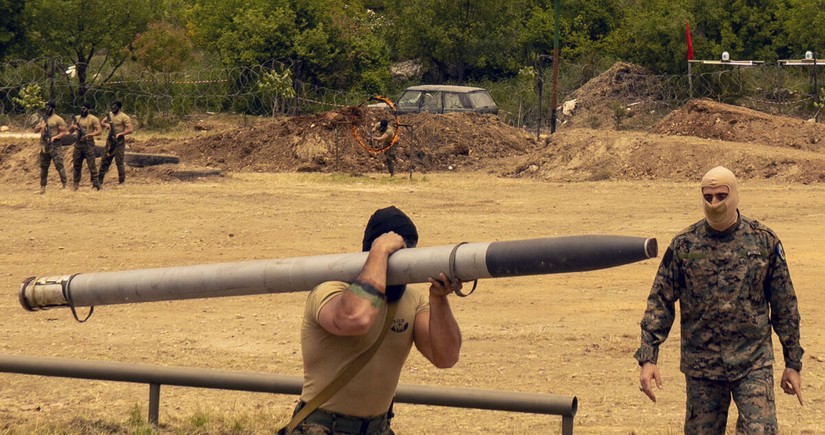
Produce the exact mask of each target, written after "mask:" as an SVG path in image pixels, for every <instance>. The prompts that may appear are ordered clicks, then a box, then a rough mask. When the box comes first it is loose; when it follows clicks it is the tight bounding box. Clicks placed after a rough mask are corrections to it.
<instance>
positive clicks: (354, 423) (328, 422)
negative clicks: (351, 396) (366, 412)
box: [298, 402, 389, 435]
mask: <svg viewBox="0 0 825 435" xmlns="http://www.w3.org/2000/svg"><path fill="white" fill-rule="evenodd" d="M303 405H304V403H303V402H302V403H300V404H299V405H298V407H299V408H298V409H300V408H302V407H303ZM304 422H305V423H310V424H317V425H321V426H324V427H326V428H329V429H331V430H332V431H333V432H334V433H337V432H346V433H351V434H364V435H366V434H379V433H382V432H384V430H385V428H386V427H387V426H388V425H389V420H388V419H387V415H386V414H383V415H379V416H376V417H372V418H360V417H353V416H351V415H347V414H339V413H337V412H329V411H325V410H323V409H316V410H315V411H314V412H313V413H312V414H309V415H308V416H307V418H306V419H304Z"/></svg>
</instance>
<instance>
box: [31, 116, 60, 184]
mask: <svg viewBox="0 0 825 435" xmlns="http://www.w3.org/2000/svg"><path fill="white" fill-rule="evenodd" d="M55 107H56V105H55V103H54V101H49V102H48V103H46V115H45V116H43V118H42V119H41V120H40V122H38V123H37V125H36V126H35V127H34V132H35V133H40V132H41V131H42V133H41V135H40V194H41V195H42V194H44V193H46V183H47V182H48V178H49V163H51V162H52V161H54V167H55V169H57V173H58V174H60V182H61V183H63V188H64V189H65V188H66V170H65V169H64V167H63V149H62V148H61V146H60V139H61V138H62V137H63V136H65V135H66V134H67V133H68V129H67V128H66V121H64V120H63V118H61V117H60V116H59V115H58V114H57V113H55V111H54V109H55Z"/></svg>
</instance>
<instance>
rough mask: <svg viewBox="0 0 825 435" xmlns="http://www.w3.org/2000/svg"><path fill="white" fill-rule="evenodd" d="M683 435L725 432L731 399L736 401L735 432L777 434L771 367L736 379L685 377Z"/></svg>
mask: <svg viewBox="0 0 825 435" xmlns="http://www.w3.org/2000/svg"><path fill="white" fill-rule="evenodd" d="M685 379H686V381H687V382H686V386H687V411H686V414H685V434H703V435H705V434H720V435H724V433H725V426H726V425H727V421H728V408H729V407H730V400H731V397H733V401H734V402H735V403H736V408H737V410H738V411H739V419H738V420H737V421H736V433H737V434H776V433H777V426H778V425H777V422H776V404H775V397H774V391H773V368H772V367H771V366H768V367H763V368H761V369H756V370H753V371H751V372H750V373H748V375H747V376H745V377H744V378H742V379H740V380H738V381H735V382H728V381H715V380H710V379H701V378H693V377H690V376H686V378H685Z"/></svg>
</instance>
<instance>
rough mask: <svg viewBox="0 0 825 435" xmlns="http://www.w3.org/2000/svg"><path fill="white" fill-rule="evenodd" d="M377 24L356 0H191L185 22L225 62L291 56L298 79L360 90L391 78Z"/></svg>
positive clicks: (243, 63)
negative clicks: (192, 0)
mask: <svg viewBox="0 0 825 435" xmlns="http://www.w3.org/2000/svg"><path fill="white" fill-rule="evenodd" d="M378 27H380V23H379V22H376V20H375V19H373V14H370V12H369V11H368V10H367V9H366V8H364V7H363V6H362V5H361V4H360V3H359V2H357V1H345V0H290V1H278V2H275V3H274V4H273V2H271V1H269V0H243V1H238V0H195V4H194V5H193V7H192V8H191V9H190V11H189V23H188V28H189V30H190V33H192V35H193V36H194V38H195V40H196V42H197V43H198V44H201V45H202V46H203V47H205V48H207V49H208V50H210V51H213V52H215V53H217V54H218V55H219V57H220V58H221V60H222V62H223V63H224V64H226V65H233V66H252V65H258V64H261V63H266V62H269V61H271V60H286V59H290V60H293V61H298V62H297V63H296V64H297V65H298V66H297V67H296V70H295V72H294V73H295V77H296V78H297V79H299V80H302V81H309V82H311V83H314V84H320V85H325V86H334V87H342V88H348V87H356V88H362V89H374V88H375V87H376V86H379V87H380V86H383V85H382V83H381V82H382V81H383V80H386V79H389V61H388V56H389V54H388V53H389V52H388V50H387V48H386V44H385V42H384V41H383V40H382V39H381V38H380V37H379V36H378V35H377V31H376V28H378Z"/></svg>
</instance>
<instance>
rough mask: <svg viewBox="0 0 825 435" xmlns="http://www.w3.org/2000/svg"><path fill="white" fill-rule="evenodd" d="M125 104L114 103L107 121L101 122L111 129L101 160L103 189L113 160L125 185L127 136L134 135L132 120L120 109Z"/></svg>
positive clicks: (119, 181)
mask: <svg viewBox="0 0 825 435" xmlns="http://www.w3.org/2000/svg"><path fill="white" fill-rule="evenodd" d="M122 107H123V103H121V102H120V101H117V100H116V101H114V102H113V103H112V111H111V112H109V114H108V115H106V118H105V119H102V120H100V123H101V124H102V125H103V127H105V128H108V129H109V137H108V138H107V139H106V149H105V150H104V151H103V157H102V158H101V159H100V174H99V176H98V178H99V179H100V187H103V177H104V176H105V175H106V171H108V170H109V165H111V164H112V159H115V164H116V165H117V179H118V180H117V181H118V183H119V184H123V182H124V181H126V164H125V163H124V159H125V155H126V135H127V134H131V133H132V120H131V118H129V115H127V114H125V113H123V112H122V111H121V110H120V109H121V108H122Z"/></svg>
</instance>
